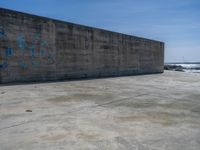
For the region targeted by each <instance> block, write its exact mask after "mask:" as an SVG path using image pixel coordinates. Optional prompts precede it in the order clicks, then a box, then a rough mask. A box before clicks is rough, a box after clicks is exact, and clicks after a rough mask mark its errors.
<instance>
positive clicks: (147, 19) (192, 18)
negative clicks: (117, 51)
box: [0, 0, 200, 62]
mask: <svg viewBox="0 0 200 150" xmlns="http://www.w3.org/2000/svg"><path fill="white" fill-rule="evenodd" d="M0 7H3V8H9V9H14V10H18V11H22V12H27V13H31V14H36V15H40V16H46V17H51V18H56V19H60V20H64V21H68V22H73V23H78V24H84V25H88V26H93V27H98V28H103V29H108V30H112V31H117V32H122V33H127V34H131V35H136V36H142V37H146V38H150V39H156V40H160V41H164V42H165V44H166V48H165V62H174V61H198V62H200V0H0Z"/></svg>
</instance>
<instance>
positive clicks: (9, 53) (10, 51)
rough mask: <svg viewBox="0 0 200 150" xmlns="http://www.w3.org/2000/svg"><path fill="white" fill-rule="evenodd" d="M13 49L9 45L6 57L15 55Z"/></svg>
mask: <svg viewBox="0 0 200 150" xmlns="http://www.w3.org/2000/svg"><path fill="white" fill-rule="evenodd" d="M13 53H14V52H13V49H12V48H10V47H8V48H7V49H6V57H10V56H13Z"/></svg>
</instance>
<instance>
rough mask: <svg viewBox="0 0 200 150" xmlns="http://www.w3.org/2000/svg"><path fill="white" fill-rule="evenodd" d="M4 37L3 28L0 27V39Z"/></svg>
mask: <svg viewBox="0 0 200 150" xmlns="http://www.w3.org/2000/svg"><path fill="white" fill-rule="evenodd" d="M5 36H6V33H5V31H4V28H3V27H2V26H0V38H3V37H5Z"/></svg>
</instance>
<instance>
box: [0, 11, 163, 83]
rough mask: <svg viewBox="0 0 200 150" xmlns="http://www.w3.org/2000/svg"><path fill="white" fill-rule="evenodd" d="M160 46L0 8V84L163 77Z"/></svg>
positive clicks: (149, 41) (161, 44)
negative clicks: (159, 75) (140, 76)
mask: <svg viewBox="0 0 200 150" xmlns="http://www.w3.org/2000/svg"><path fill="white" fill-rule="evenodd" d="M163 68H164V43H162V42H159V41H154V40H149V39H144V38H139V37H135V36H129V35H125V34H121V33H116V32H111V31H106V30H102V29H97V28H91V27H86V26H82V25H77V24H73V23H67V22H63V21H58V20H54V19H49V18H45V17H38V16H35V15H29V14H25V13H20V12H16V11H11V10H7V9H2V8H0V82H1V83H5V82H23V81H45V80H62V79H72V78H94V77H95V78H96V77H109V76H121V75H135V74H151V73H162V72H163Z"/></svg>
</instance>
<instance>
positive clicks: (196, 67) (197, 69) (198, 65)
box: [164, 62, 200, 73]
mask: <svg viewBox="0 0 200 150" xmlns="http://www.w3.org/2000/svg"><path fill="white" fill-rule="evenodd" d="M164 69H165V70H172V71H181V72H189V73H200V62H195V63H192V62H187V63H180V62H178V63H165V66H164Z"/></svg>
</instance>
